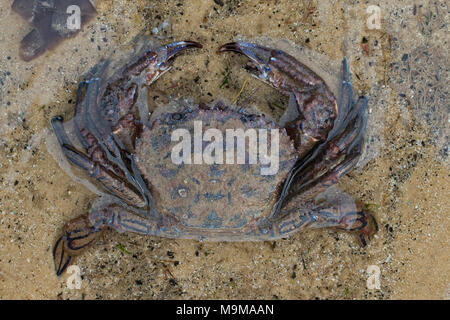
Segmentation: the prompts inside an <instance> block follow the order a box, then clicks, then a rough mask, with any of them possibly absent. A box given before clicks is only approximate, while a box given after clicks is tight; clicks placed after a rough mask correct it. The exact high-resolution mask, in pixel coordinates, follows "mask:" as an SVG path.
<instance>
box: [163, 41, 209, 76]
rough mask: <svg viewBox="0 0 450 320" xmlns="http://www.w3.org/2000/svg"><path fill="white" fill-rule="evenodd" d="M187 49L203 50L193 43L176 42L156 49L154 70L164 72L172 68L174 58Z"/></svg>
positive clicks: (196, 43)
mask: <svg viewBox="0 0 450 320" xmlns="http://www.w3.org/2000/svg"><path fill="white" fill-rule="evenodd" d="M189 48H199V49H201V48H203V46H202V45H201V44H200V43H198V42H195V41H178V42H172V43H169V44H167V45H165V46H162V47H159V48H158V49H157V54H158V57H157V62H156V65H155V68H158V69H160V70H165V69H167V68H170V67H171V66H172V63H173V61H174V59H175V56H176V55H177V54H178V53H180V52H182V51H183V50H186V49H189Z"/></svg>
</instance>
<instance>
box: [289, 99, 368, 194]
mask: <svg viewBox="0 0 450 320" xmlns="http://www.w3.org/2000/svg"><path fill="white" fill-rule="evenodd" d="M360 102H361V103H360ZM366 106H367V100H366V99H362V98H361V99H359V100H358V103H357V107H356V108H357V110H358V112H359V113H358V114H357V115H354V117H356V118H353V119H351V122H350V123H351V125H350V126H346V127H345V128H344V130H342V131H341V132H340V133H339V134H338V135H337V136H335V138H334V139H332V140H331V141H327V142H326V143H325V147H324V148H322V149H321V150H320V151H321V152H320V153H319V154H318V155H316V156H314V157H311V158H310V159H309V161H308V162H306V163H304V164H303V166H302V167H300V168H299V170H298V172H296V174H295V176H294V177H293V179H292V180H291V181H290V182H289V186H290V189H289V195H290V196H291V197H292V196H295V195H299V194H301V193H302V192H303V190H308V191H307V192H308V193H309V194H310V193H311V192H314V190H313V189H314V188H313V186H314V185H315V184H317V182H316V181H319V182H320V181H324V180H330V181H334V182H337V180H338V179H339V178H340V177H341V176H343V175H344V174H346V173H347V172H348V171H350V170H351V169H352V168H353V167H354V165H355V164H356V163H357V162H358V160H359V157H360V155H361V149H362V145H363V140H364V132H365V129H366V122H367V115H366ZM330 168H331V169H330ZM333 175H334V176H335V177H334V179H330V177H332V176H333ZM322 177H323V178H322ZM287 200H289V197H287V198H286V201H287Z"/></svg>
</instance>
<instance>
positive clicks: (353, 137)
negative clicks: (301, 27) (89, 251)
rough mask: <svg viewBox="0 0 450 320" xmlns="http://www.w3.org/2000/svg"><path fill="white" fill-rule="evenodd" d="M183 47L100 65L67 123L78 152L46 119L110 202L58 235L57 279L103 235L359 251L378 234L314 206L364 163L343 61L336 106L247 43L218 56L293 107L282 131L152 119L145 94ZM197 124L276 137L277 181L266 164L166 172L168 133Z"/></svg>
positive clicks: (205, 113) (267, 123) (345, 213)
mask: <svg viewBox="0 0 450 320" xmlns="http://www.w3.org/2000/svg"><path fill="white" fill-rule="evenodd" d="M138 45H140V46H138ZM188 48H201V45H200V44H198V43H196V42H191V41H181V42H174V43H170V44H167V45H156V46H155V45H150V44H145V43H142V41H141V42H140V43H136V44H135V47H134V48H133V49H132V50H134V51H133V53H132V54H130V55H128V56H127V57H126V60H125V61H124V62H121V63H119V64H117V63H116V65H115V66H113V65H114V63H113V62H112V61H111V60H110V59H107V60H103V61H101V62H100V63H99V64H97V65H96V66H95V67H94V68H93V69H92V70H91V71H90V73H89V75H88V77H87V80H86V81H83V82H81V83H80V85H79V88H78V94H77V101H76V106H75V115H74V118H73V121H74V127H75V131H76V132H75V133H76V135H77V139H78V140H79V145H81V146H80V147H78V148H77V147H76V146H75V145H74V144H73V143H72V141H71V140H70V139H69V136H68V135H67V133H66V132H65V130H64V127H63V119H62V117H60V116H57V117H54V118H53V119H52V126H53V129H54V132H55V134H56V136H57V138H58V142H59V144H60V146H61V148H62V151H63V154H64V155H65V157H66V158H67V159H68V160H69V162H71V163H72V164H73V165H75V166H77V167H79V168H81V169H82V170H84V171H86V172H87V173H88V174H89V176H90V177H91V178H92V180H93V181H96V182H97V183H98V184H99V185H100V186H101V187H102V188H103V189H104V190H105V192H106V193H108V194H110V195H112V196H113V197H114V199H116V200H115V201H114V203H112V204H108V205H105V206H104V207H103V208H100V209H95V210H91V211H90V212H88V213H86V214H84V215H82V216H80V217H78V218H75V219H73V220H72V221H70V222H68V223H67V224H66V225H65V227H64V231H63V234H62V236H61V237H60V238H59V239H58V240H57V241H56V244H55V246H54V249H53V256H54V262H55V267H56V273H57V274H58V275H60V274H61V273H63V272H64V270H65V269H66V268H67V266H68V265H69V264H70V263H71V260H72V259H73V257H74V256H76V255H79V254H80V253H81V252H83V251H84V250H85V249H86V248H88V247H89V246H91V245H92V243H93V242H94V241H95V239H96V238H97V237H98V236H99V235H100V234H101V232H102V231H104V230H105V229H107V228H112V229H114V230H116V231H118V232H135V233H139V234H146V235H154V236H161V237H170V238H189V239H198V240H211V241H252V240H271V239H279V238H284V237H287V236H289V235H290V234H292V233H294V232H296V231H299V230H304V229H306V228H336V229H340V230H345V231H349V232H354V233H355V234H356V235H358V237H359V239H360V240H361V242H362V244H363V245H365V244H366V241H367V239H369V238H370V237H371V236H372V235H373V234H374V233H375V232H376V230H377V225H376V221H375V219H374V218H373V215H372V214H371V213H370V212H368V211H367V210H365V209H361V208H359V207H358V208H356V209H355V208H349V207H345V206H342V205H339V204H336V203H329V202H323V201H322V202H316V201H315V200H314V199H315V197H316V196H317V195H318V194H320V193H322V192H323V191H324V190H326V189H327V188H328V187H330V186H331V185H333V184H335V183H336V182H338V180H339V179H340V177H342V176H343V175H345V174H346V173H347V172H349V170H351V169H352V168H353V167H354V165H355V164H356V162H357V161H358V159H359V157H360V155H361V150H362V145H363V138H364V132H365V126H366V106H367V98H366V97H363V96H362V97H359V98H358V99H356V101H355V100H354V99H353V97H352V86H351V84H350V80H349V69H348V65H347V61H346V60H345V59H344V60H343V62H342V69H343V71H342V74H343V79H342V85H341V92H340V95H341V96H340V97H339V100H337V99H336V98H335V96H334V94H333V93H332V92H331V91H330V89H329V87H328V86H327V84H326V83H325V82H324V80H322V78H320V77H319V76H318V75H317V74H316V73H314V72H313V71H312V70H310V69H309V68H308V67H307V66H305V65H304V64H302V63H300V62H298V61H297V60H296V59H295V58H294V57H292V56H291V55H289V54H287V53H285V52H283V51H280V50H277V49H271V48H267V47H263V46H259V45H256V44H252V43H248V42H242V41H238V42H233V43H228V44H225V45H223V46H221V47H220V48H219V50H218V52H227V51H232V52H236V53H239V54H243V55H245V56H246V57H247V58H248V59H249V64H250V67H248V68H247V69H248V70H249V71H250V72H251V74H252V75H253V76H254V77H256V78H258V79H260V80H262V81H264V82H266V83H268V84H269V85H271V86H273V87H274V88H276V89H278V90H279V91H281V92H282V93H283V94H285V95H286V96H290V97H291V98H292V99H293V101H294V103H293V104H291V103H290V106H289V107H288V109H292V108H294V109H295V110H286V112H285V115H284V116H283V117H282V119H284V120H283V121H278V122H277V121H274V120H273V119H268V118H267V117H266V116H264V115H263V114H260V113H258V112H257V111H256V110H255V112H249V111H248V109H247V111H244V110H242V109H239V108H237V107H236V106H233V105H232V104H231V103H230V104H228V105H227V104H226V103H223V102H221V103H216V104H214V105H211V106H206V105H203V104H197V105H196V104H188V105H178V106H167V107H160V108H158V109H157V110H155V112H154V113H153V114H152V115H151V117H150V119H147V117H148V110H146V108H147V100H146V99H147V98H148V95H147V92H146V90H151V87H150V85H151V84H152V83H153V82H154V81H155V80H156V79H158V78H159V77H160V76H161V75H162V74H164V73H165V72H167V71H168V70H169V69H170V68H171V66H172V64H173V61H174V58H175V56H177V55H178V54H179V53H180V52H182V51H183V50H185V49H188ZM337 101H340V102H339V106H338V103H337ZM200 121H201V123H202V125H203V127H202V128H200V131H201V132H206V131H207V129H208V128H214V129H215V130H219V131H222V132H224V131H226V130H228V129H235V130H239V129H242V131H244V130H248V129H250V128H253V129H258V130H260V129H272V130H279V132H280V133H279V144H278V145H279V151H278V153H279V168H278V171H277V173H276V174H272V175H262V174H260V169H262V167H263V166H264V165H263V164H262V163H256V164H249V163H236V164H228V163H227V164H223V163H220V162H218V161H216V160H217V158H213V159H212V161H211V159H210V161H209V162H207V163H195V161H194V163H190V162H185V163H181V164H180V163H174V161H171V150H172V149H173V147H174V141H173V139H172V137H171V134H172V133H173V132H174V131H175V130H177V129H183V130H185V131H184V132H193V131H195V130H196V125H197V124H198V123H199V122H200ZM247 138H248V137H247ZM271 139H272V136H270V137H269V138H268V139H266V140H271ZM211 140H212V139H210V140H209V141H211ZM202 143H203V145H205V141H203V142H202ZM188 145H190V142H188ZM206 145H207V143H206ZM232 146H233V144H232ZM250 147H251V146H248V147H246V148H247V149H245V152H244V153H245V154H246V155H247V156H248V151H249V148H250ZM80 149H84V150H83V151H80ZM194 149H195V147H194ZM272 151H273V150H272ZM193 155H194V158H195V150H194V153H193ZM189 156H190V155H189ZM205 162H206V161H205Z"/></svg>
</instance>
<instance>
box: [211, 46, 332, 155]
mask: <svg viewBox="0 0 450 320" xmlns="http://www.w3.org/2000/svg"><path fill="white" fill-rule="evenodd" d="M227 51H233V52H237V53H240V54H243V55H245V56H246V57H247V58H249V60H250V61H251V63H252V67H250V68H249V69H250V72H251V74H252V75H253V76H254V77H256V78H257V79H260V80H262V81H263V82H266V83H268V84H270V85H272V86H273V87H274V88H276V89H278V90H279V91H280V92H282V93H283V94H285V95H287V96H289V95H291V94H293V95H294V96H295V100H296V102H297V107H298V111H299V114H300V116H299V117H298V118H297V119H291V122H290V123H288V125H287V127H286V129H287V131H288V134H289V135H290V136H291V137H292V138H293V140H294V142H295V144H296V148H297V150H298V153H299V158H302V157H303V155H304V154H305V153H306V152H308V151H309V150H310V149H311V148H312V147H313V146H314V145H315V144H316V143H317V142H320V141H324V140H325V139H326V138H327V135H328V132H329V131H330V130H331V128H332V127H333V120H334V119H335V118H336V114H337V104H336V99H335V98H334V96H333V93H332V92H331V91H330V90H329V89H328V87H327V85H326V84H325V82H324V81H323V80H322V79H321V78H320V77H319V76H317V75H316V74H315V73H314V72H313V71H312V70H311V69H309V68H308V67H307V66H305V65H303V64H302V63H300V62H299V61H297V60H296V59H295V58H294V57H292V56H290V55H289V54H287V53H285V52H283V51H281V50H274V49H270V48H266V47H262V46H259V45H256V44H252V43H247V42H232V43H227V44H225V45H223V46H221V47H220V48H219V52H227ZM282 118H283V117H282Z"/></svg>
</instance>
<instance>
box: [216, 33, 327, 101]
mask: <svg viewBox="0 0 450 320" xmlns="http://www.w3.org/2000/svg"><path fill="white" fill-rule="evenodd" d="M228 51H232V52H237V53H240V54H243V55H245V56H246V57H247V58H248V59H249V60H250V62H251V63H252V66H250V67H245V68H246V69H247V71H250V73H251V74H252V75H253V76H254V77H256V78H257V79H259V80H261V81H263V82H266V83H268V84H270V85H272V86H273V87H275V88H276V89H278V90H280V91H281V92H282V93H284V94H285V95H287V96H289V95H290V94H291V93H294V94H296V96H297V99H298V100H299V99H301V97H300V95H299V93H301V92H307V91H310V90H311V89H313V88H316V89H319V91H321V92H322V93H323V95H324V97H326V99H328V100H331V101H332V100H334V97H333V94H332V93H331V91H329V89H328V88H327V87H326V84H325V83H324V81H323V79H322V78H320V77H319V76H318V75H317V74H315V73H314V72H313V71H312V70H311V69H309V68H308V67H307V66H305V65H304V64H303V63H301V62H299V61H298V60H297V59H295V58H294V57H293V56H291V55H289V54H287V53H286V52H284V51H281V50H277V49H272V48H267V47H262V46H259V45H256V44H253V43H248V42H241V41H237V42H230V43H227V44H224V45H223V46H221V47H220V48H219V49H218V53H222V52H228ZM320 88H322V89H320ZM299 102H300V101H299Z"/></svg>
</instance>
